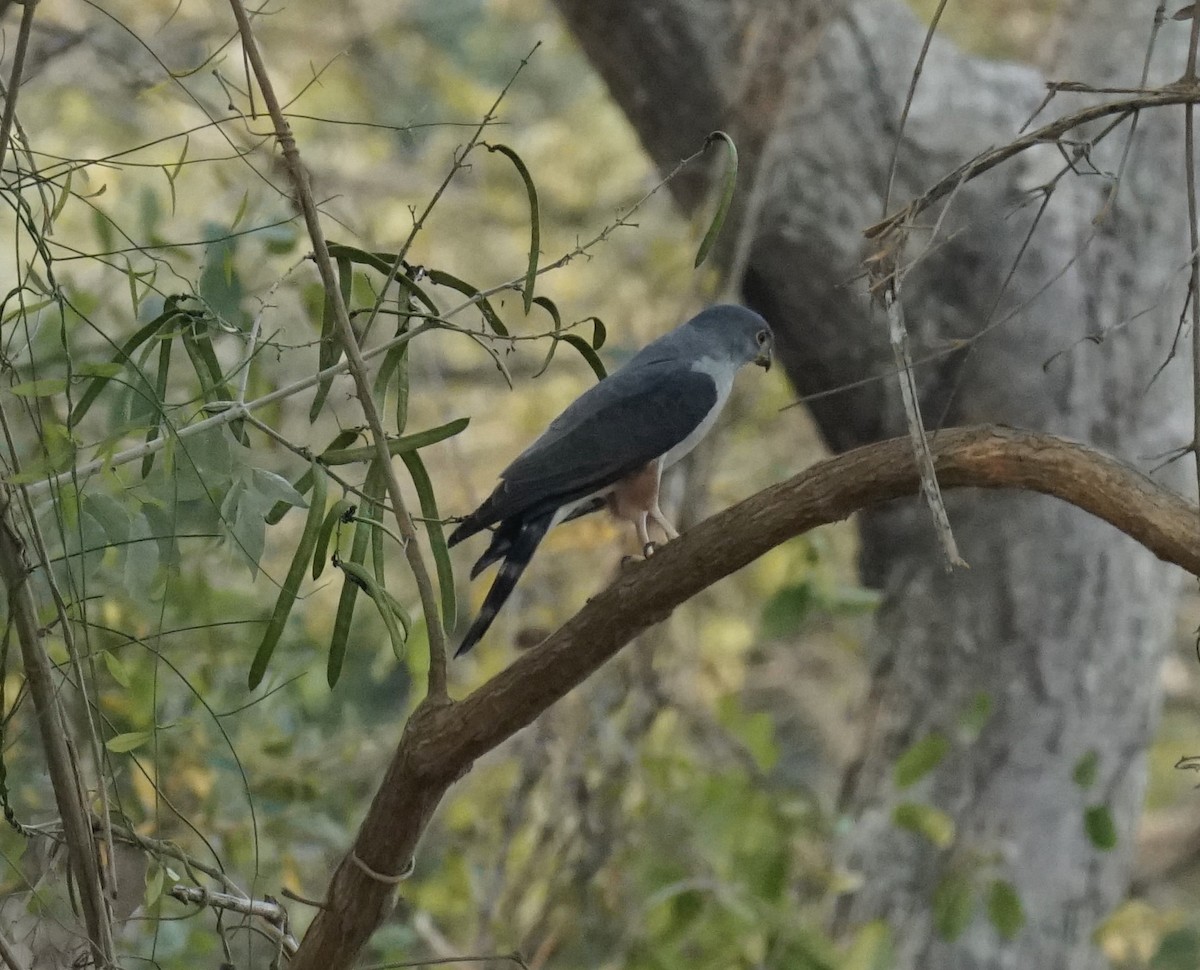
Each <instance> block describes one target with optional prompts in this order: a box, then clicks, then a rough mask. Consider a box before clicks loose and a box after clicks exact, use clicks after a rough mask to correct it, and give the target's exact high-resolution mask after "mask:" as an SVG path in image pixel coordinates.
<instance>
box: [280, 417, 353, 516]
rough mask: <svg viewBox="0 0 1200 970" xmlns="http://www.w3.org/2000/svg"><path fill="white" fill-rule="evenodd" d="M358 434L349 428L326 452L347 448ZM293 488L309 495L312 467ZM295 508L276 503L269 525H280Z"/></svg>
mask: <svg viewBox="0 0 1200 970" xmlns="http://www.w3.org/2000/svg"><path fill="white" fill-rule="evenodd" d="M358 434H359V432H358V429H357V428H347V429H346V430H345V431H341V432H339V433H338V436H337V437H336V438H334V439H333V441H331V442H330V443H329V446H328V447H327V448H326V449H325V450H326V451H335V450H337V449H339V448H345V447H346V446H347V445H349V444H352V443H353V442H354V441H355V439H357V438H358ZM322 457H323V455H322ZM292 487H293V488H294V489H295V490H296V491H297V492H299V493H300V494H301V495H307V494H308V490H309V489H310V488H312V487H313V470H312V467H311V466H309V469H308V471H306V472H305V473H304V474H303V475H301V476H300V477H299V478H297V479H296V480H295V481H294V482H293V483H292ZM295 507H296V506H294V505H292V504H291V503H290V502H276V503H275V504H274V505H273V506H272V507H271V511H270V512H268V513H267V515H266V520H267V525H276V524H278V523H279V521H280V520H281V519H282V518H283V517H284V516H285V515H287V514H288V512H289V511H290V510H291V509H294V508H295Z"/></svg>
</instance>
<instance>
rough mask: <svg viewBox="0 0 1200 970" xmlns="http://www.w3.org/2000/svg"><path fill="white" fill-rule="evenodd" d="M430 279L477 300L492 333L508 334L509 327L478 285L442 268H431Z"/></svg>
mask: <svg viewBox="0 0 1200 970" xmlns="http://www.w3.org/2000/svg"><path fill="white" fill-rule="evenodd" d="M429 281H430V282H431V283H433V284H434V285H435V286H448V287H449V288H450V289H452V290H457V291H458V292H459V293H461V294H462V295H463V296H469V297H470V298H471V299H473V300H474V301H475V305H476V306H478V307H479V312H480V313H482V314H483V319H484V320H486V321H487V325H488V326H489V327H490V328H491V330H492V333H494V334H496V336H498V337H507V336H508V328H507V327H505V326H504V324H503V323H502V322H501V320H500V317H499V316H498V315H497V314H496V310H495V309H494V308H493V307H492V304H491V302H490V301H489V300H488V298H487V297H486V296H483V295H482V294H481V293H480V291H479V290H478V289H477V288H476V287H474V286H472V285H471V284H470V283H467V282H466V281H465V280H460V279H459V278H458V277H457V276H451V275H450V274H449V273H447V272H444V271H443V270H440V269H431V270H429Z"/></svg>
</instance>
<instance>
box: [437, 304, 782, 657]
mask: <svg viewBox="0 0 1200 970" xmlns="http://www.w3.org/2000/svg"><path fill="white" fill-rule="evenodd" d="M774 344H775V338H774V335H773V334H772V331H771V328H770V326H769V325H768V324H767V321H766V320H764V319H763V318H762V317H761V316H759V315H758V314H757V313H755V312H754V311H753V310H748V309H746V308H745V307H742V306H737V305H734V304H719V305H716V306H712V307H709V308H708V309H706V310H703V311H701V312H700V313H699V314H697V315H696V316H694V317H692V318H691V319H690V320H688V321H687V322H686V323H682V324H680V325H679V326H678V327H676V328H675V329H674V330H672V331H671V332H669V333H667V334H665V335H664V336H662V337H659V338H658V339H657V340H655V341H653V342H651V343H649V344H647V345H646V346H645V347H643V348H642V349H641V350H640V351H638V353H636V354H635V355H634V356H633V357H632V358H630V360H629V361H628V362H627V363H626V364H625V365H624V366H622V367H621V368H619V369H617V370H614V371H613V372H612V373H611V374H609V375H608V376H606V377H604V378H603V379H602V380H600V381H599V382H598V383H596V384H594V385H592V386H591V387H590V388H589V389H588V390H586V391H585V392H584V393H583V394H581V395H580V396H579V397H578V398H576V399H575V400H574V401H573V402H572V403H571V404H570V405H568V407H567V408H566V410H564V411H563V412H562V414H560V415H559V416H558V417H557V418H555V419H554V420H553V421H552V422H550V425H549V426H548V427H547V428H546V430H545V431H544V432H542V434H541V435H540V436H539V437H538V438H537V439H536V440H535V441H534V442H533V443H532V444H531V445H530V446H529V447H528V448H526V449H525V450H524V451H523V452H521V454H520V455H518V456H517V457H516V459H514V460H513V462H512V464H510V465H509V466H508V467H507V468H505V469H504V471H502V472H501V473H500V482H499V484H498V485H497V486H496V488H495V489H494V491H493V492H492V493H491V494H490V495H489V496H488V497H487V498H486V499H485V500H484V501H483V504H482V505H480V506H479V508H477V509H476V510H475V511H474V512H472V513H471V514H470V515H467V516H465V517H464V518H463V519H462V520H461V522H460V523H459V525H458V527H457V528H456V529H455V530H454V531H453V532H452V533H451V534H450V537H449V539H448V543H449V545H451V546H454V545H457V544H458V543H460V542H462V541H463V540H465V539H468V538H470V537H471V536H473V535H475V534H477V533H479V532H482V531H484V530H485V529H492V530H493V531H492V538H491V543H490V544H489V545H488V547H487V549H486V550H485V551H484V553H483V555H482V556H480V557H479V560H478V561H477V562H476V563H475V565H474V567H473V568H472V569H471V579H475V578H476V577H477V576H478V575H479V574H480V573H481V572H483V570H484V569H486V568H487V567H488V566H490V565H491V564H492V563H495V562H500V563H501V566H500V570H499V573H498V574H497V576H496V579H495V581H494V582H493V584H492V587H491V589H490V590H489V591H488V594H487V596H486V597H485V598H484V601H483V605H482V606H481V607H480V610H479V613H478V615H477V616H476V617H475V620H474V622H472V624H471V626H470V628H469V629H468V630H467V632H466V635H465V636H464V637H463V640H462V642H461V644H460V645H459V647H458V651H457V653H456V654H455V656H456V657H461V656H462V655H463V654H465V653H466V652H467V651H469V650H470V649H471V648H472V647H474V646H475V645H476V644H477V643H478V642H479V640H480V639H481V638H482V637H483V635H484V634H485V633H486V632H487V630H488V628H489V627H490V626H491V625H492V621H493V620H495V618H496V615H497V613H499V611H500V608H501V607H502V606H503V605H504V603H505V601H506V600H507V599H508V597H509V595H510V594H511V593H512V591H513V588H514V587H515V586H516V584H517V580H518V579H520V577H521V574H522V573H523V572H524V571H525V567H526V566H528V565H529V562H530V560H531V559H532V557H533V554H534V552H535V550H536V549H537V547H538V544H539V543H540V542H541V541H542V539H543V538H544V537H545V535H546V533H547V532H549V531H550V529H552V528H553V527H554V526H556V525H558V524H559V523H561V522H565V521H567V520H569V519H574V518H578V517H579V516H582V515H587V514H588V513H591V512H595V511H598V510H599V509H601V508H604V507H606V506H607V508H608V509H609V511H610V512H611V513H612V514H613V515H614V516H615V517H617V518H620V519H625V520H628V521H630V522H632V523H633V525H634V527H635V528H636V529H637V535H638V539H639V541H640V542H641V544H642V550H643V554H644V555H647V556H649V555H650V554H651V553H652V552H653V551H654V547H655V546H654V543H653V542H652V541H651V538H650V532H649V526H648V522H654V523H655V524H656V525H657V526H658V527H659V528H660V529H661V530H662V531H663V533H664V534H665V535H666V537H667V539H668V540H671V539H676V538H678V537H679V531H678V530H677V529H676V528H675V526H674V525H672V524H671V522H670V520H668V519H667V517H666V516H665V515H664V514H663V512H662V509H661V508H659V483H660V481H661V479H662V473H663V472H664V471H665V470H666V469H667V468H669V467H671V465H673V464H675V463H676V462H677V461H679V460H680V459H681V458H683V457H684V455H686V454H687V453H688V452H690V451H691V450H692V449H693V448H694V447H695V446H696V445H697V443H699V441H700V439H701V438H703V437H704V436H705V435H706V434H707V433H708V432H709V431H711V430H712V427H713V425H714V424H715V423H716V421H717V417H718V416H719V415H720V413H721V410H722V408H723V407H724V406H725V404H726V402H727V401H728V400H729V392H730V390H731V388H732V387H733V379H734V377H735V375H736V374H737V372H738V371H739V370H741V368H742V367H743V366H744V365H746V364H750V363H754V364H758V365H759V366H761V367H763V368H764V369H765V370H769V369H770V366H771V355H772V351H773V348H774Z"/></svg>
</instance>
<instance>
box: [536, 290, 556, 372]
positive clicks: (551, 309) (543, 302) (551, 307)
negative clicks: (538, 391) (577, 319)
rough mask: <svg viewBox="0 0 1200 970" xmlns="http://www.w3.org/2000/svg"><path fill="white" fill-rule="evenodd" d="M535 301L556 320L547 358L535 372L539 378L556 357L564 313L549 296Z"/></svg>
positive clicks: (540, 297)
mask: <svg viewBox="0 0 1200 970" xmlns="http://www.w3.org/2000/svg"><path fill="white" fill-rule="evenodd" d="M533 302H534V303H536V304H537V305H538V306H540V307H541V308H542V309H543V310H545V311H546V312H547V313H549V314H550V319H552V320H553V321H554V333H553V334H552V335H551V340H550V347H549V349H547V351H546V359H545V360H543V361H542V366H541V367H539V368H538V369H537V370H536V371H535V372H534V374H533V376H534V377H535V378H538V377H541V376H542V375H543V374H544V373H546V368H547V367H549V366H550V361H552V360H553V359H554V353H555V351H556V350H558V333H559V331H560V330H562V315H561V314H560V313H559V312H558V307H557V306H555V304H554V301H553V300H551V299H549V298H547V297H544V296H539V297H535V298H534V301H533Z"/></svg>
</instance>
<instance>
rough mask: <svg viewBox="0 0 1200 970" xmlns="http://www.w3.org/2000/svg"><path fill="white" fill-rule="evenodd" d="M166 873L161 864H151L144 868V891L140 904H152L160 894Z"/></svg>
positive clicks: (148, 905) (147, 905)
mask: <svg viewBox="0 0 1200 970" xmlns="http://www.w3.org/2000/svg"><path fill="white" fill-rule="evenodd" d="M165 878H166V873H165V872H163V867H162V866H161V865H157V864H156V865H152V866H150V867H149V868H148V869H147V870H146V892H145V893H144V894H143V896H142V905H143V906H146V907H150V906H153V905H154V904H155V903H156V902H158V898H159V897H160V896H161V895H162V891H163V882H164V880H165Z"/></svg>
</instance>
